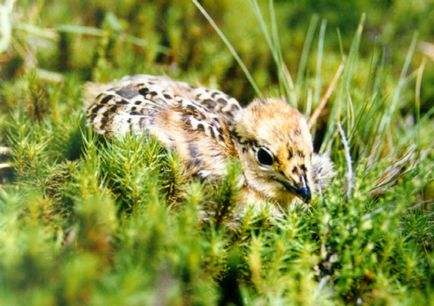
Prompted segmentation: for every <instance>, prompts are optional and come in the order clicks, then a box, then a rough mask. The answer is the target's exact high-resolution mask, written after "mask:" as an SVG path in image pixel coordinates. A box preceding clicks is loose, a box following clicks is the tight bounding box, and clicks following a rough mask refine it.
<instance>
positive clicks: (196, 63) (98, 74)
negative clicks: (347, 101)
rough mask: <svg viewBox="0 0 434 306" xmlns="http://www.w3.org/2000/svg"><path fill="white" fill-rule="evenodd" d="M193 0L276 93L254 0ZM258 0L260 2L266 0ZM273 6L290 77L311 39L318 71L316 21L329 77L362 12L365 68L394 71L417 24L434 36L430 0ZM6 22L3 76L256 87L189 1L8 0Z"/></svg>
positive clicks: (240, 89) (237, 90)
mask: <svg viewBox="0 0 434 306" xmlns="http://www.w3.org/2000/svg"><path fill="white" fill-rule="evenodd" d="M9 2H12V3H13V1H9ZM200 2H201V3H202V5H203V6H204V8H205V9H206V10H207V12H208V13H209V15H210V16H211V17H212V18H213V19H214V20H215V21H216V23H217V25H218V27H219V28H220V29H221V30H222V31H223V33H224V34H225V35H226V36H227V38H228V39H229V41H230V42H231V43H232V44H233V46H234V47H235V49H236V50H237V51H238V53H239V54H240V56H241V58H242V59H243V61H244V62H245V64H246V66H247V68H248V69H249V71H250V72H251V73H252V75H253V77H254V79H255V80H256V82H257V83H258V86H259V87H260V88H261V89H263V90H265V91H266V92H273V86H275V85H276V84H277V81H278V78H277V73H276V68H275V65H274V62H273V58H272V55H271V52H270V50H269V47H268V45H267V43H266V41H265V39H264V37H263V35H262V32H261V28H260V26H259V23H258V20H257V18H256V17H255V14H254V11H253V10H252V5H251V3H250V2H249V1H245V0H235V1H234V0H219V1H200ZM260 2H261V1H260ZM261 3H262V4H261V5H262V7H263V8H264V9H266V8H267V6H268V2H267V1H262V2H261ZM274 9H275V13H276V19H277V25H278V31H279V35H280V43H281V49H282V53H283V57H284V62H285V63H286V64H287V66H288V69H289V72H290V73H291V74H292V75H293V77H294V78H295V75H296V74H297V71H298V69H299V66H300V59H301V57H302V53H303V52H304V51H303V46H304V44H305V43H306V40H309V39H311V40H312V41H311V45H312V46H313V47H311V48H310V50H308V51H309V52H307V54H308V55H309V57H308V59H309V60H308V63H307V67H306V74H307V78H306V79H307V81H309V76H313V75H314V73H315V67H316V66H315V63H316V54H315V53H316V52H318V48H317V47H316V46H317V45H318V43H319V42H318V39H319V35H318V32H319V31H320V26H321V24H322V23H324V25H323V26H324V30H325V32H324V37H325V42H324V53H325V54H326V58H325V60H324V63H323V69H322V70H323V74H324V78H325V79H326V80H330V79H331V77H332V75H333V74H334V71H335V69H336V68H335V67H336V66H337V65H338V64H339V62H340V61H341V59H342V57H343V56H344V53H346V52H347V51H348V49H349V46H350V44H351V41H352V39H353V37H354V33H355V32H356V29H357V25H358V23H359V21H360V19H361V16H362V14H363V13H365V14H366V22H365V26H364V33H363V38H362V42H361V45H360V53H361V57H362V59H364V60H365V63H363V61H362V65H363V64H364V66H365V67H366V69H365V67H362V69H361V72H363V73H364V74H367V71H366V70H368V69H369V68H368V67H369V64H370V61H371V60H372V55H373V53H374V52H377V53H381V54H382V59H381V60H382V61H384V63H385V66H386V67H387V68H388V69H389V68H390V73H391V74H394V75H399V72H400V70H401V68H402V65H403V63H404V60H405V55H406V53H407V49H408V47H409V45H410V42H411V38H412V36H413V35H414V33H418V42H419V43H421V42H430V43H434V1H432V0H416V1H405V0H379V1H363V0H354V1H339V0H320V1H316V0H306V1H284V0H280V1H279V0H278V1H275V2H274ZM265 15H267V14H265ZM265 17H266V18H267V17H268V16H265ZM10 23H11V28H12V38H11V40H10V41H8V42H7V46H6V45H4V46H3V50H2V52H1V53H0V64H1V66H0V67H1V68H0V79H1V81H2V82H5V81H8V80H10V79H12V78H14V77H18V76H20V75H23V74H25V73H26V72H27V71H29V70H32V69H39V70H42V71H43V72H47V73H46V74H45V75H47V74H48V73H49V72H55V73H61V74H74V75H75V76H76V77H77V78H79V79H81V80H83V81H85V80H94V81H109V80H112V79H113V78H119V77H121V76H122V75H125V74H133V73H165V74H169V75H170V76H172V77H176V78H181V79H184V80H192V81H194V82H197V81H200V82H203V83H205V84H212V85H215V86H218V87H219V88H221V89H224V90H225V91H227V92H228V93H229V94H232V95H234V96H236V97H237V98H238V99H240V100H241V101H242V102H246V101H248V100H250V99H251V98H252V96H254V91H253V90H252V87H251V86H250V84H249V83H248V82H247V80H246V78H245V77H244V75H243V72H242V70H241V69H240V67H239V65H238V64H237V62H236V61H235V60H234V58H233V57H232V55H231V54H230V52H229V51H228V49H227V48H226V47H225V45H224V44H223V42H222V41H221V39H220V38H219V37H218V35H217V34H216V32H215V31H214V29H213V28H212V27H211V26H210V24H209V23H208V21H207V20H206V19H205V18H204V17H203V16H202V14H201V13H200V12H199V10H198V9H197V8H196V7H195V6H194V4H193V3H192V1H174V0H157V1H143V0H142V1H135V0H125V1H99V0H96V1H85V0H78V1H53V0H37V1H25V0H23V1H17V2H16V3H15V7H14V9H13V11H12V13H11V15H10ZM309 31H311V32H310V36H311V37H310V36H309V35H308V34H309ZM421 57H422V54H421V52H420V48H419V49H418V50H417V51H416V52H415V55H414V60H413V65H414V66H415V67H416V66H417V65H419V64H420V60H421ZM433 71H434V69H433V63H432V61H431V62H429V63H427V67H426V69H425V73H424V78H423V86H422V89H423V90H422V92H421V104H422V105H421V107H422V109H427V108H428V104H429V103H430V102H431V103H432V101H433V99H434V72H433ZM365 72H366V73H365ZM50 76H51V77H54V78H55V77H56V76H55V75H53V74H51V75H50V74H48V77H50Z"/></svg>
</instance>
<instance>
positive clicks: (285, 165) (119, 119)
mask: <svg viewBox="0 0 434 306" xmlns="http://www.w3.org/2000/svg"><path fill="white" fill-rule="evenodd" d="M92 89H93V90H92ZM92 91H93V94H92V93H90V96H94V97H95V96H96V98H94V99H93V103H92V104H91V105H90V106H89V107H88V111H87V117H88V124H89V125H90V126H91V127H92V128H93V129H94V130H95V131H96V132H97V133H99V134H105V135H110V136H119V135H123V134H125V133H128V132H131V133H135V134H147V135H152V136H154V137H156V138H157V139H158V140H159V141H160V142H161V143H162V144H163V145H164V146H166V147H167V148H168V149H170V150H174V151H176V152H177V153H178V155H179V156H180V158H181V160H182V161H183V164H184V167H185V170H186V172H187V174H189V175H192V176H197V177H200V178H201V179H207V180H213V179H219V178H221V177H223V176H224V175H225V174H226V164H227V163H228V162H229V161H230V160H233V159H238V160H239V161H240V163H241V166H242V171H243V175H244V182H245V183H244V184H245V185H244V191H245V194H246V195H247V196H246V197H247V198H252V197H253V198H258V199H265V200H268V201H271V202H274V203H276V204H279V206H286V205H288V204H289V203H290V202H291V201H292V200H293V199H294V198H295V197H299V198H300V199H302V200H303V201H304V202H309V201H310V200H311V197H312V193H313V192H314V191H315V190H316V189H317V188H316V185H326V184H327V180H329V179H330V178H331V177H332V175H333V174H332V172H333V171H332V170H331V169H330V170H329V173H330V175H329V176H327V175H326V176H324V175H323V176H322V177H321V179H319V178H318V177H313V175H315V174H317V173H320V172H321V171H320V169H319V168H321V167H322V164H323V163H324V159H327V160H328V158H325V157H322V158H313V157H315V155H313V147H312V139H311V135H310V133H309V129H308V127H307V124H306V121H305V119H304V117H303V115H302V114H300V112H298V111H297V110H296V109H295V108H293V107H291V106H290V105H289V104H288V103H286V102H285V101H283V100H280V99H256V100H254V101H253V102H252V103H250V104H249V105H248V106H247V107H246V108H241V106H240V104H239V103H238V101H237V100H236V99H234V98H233V97H230V96H228V95H226V94H225V93H223V92H221V91H218V90H214V89H208V88H204V87H192V86H190V85H189V84H187V83H184V82H179V81H173V80H171V79H169V78H166V77H162V76H151V75H135V76H128V77H125V78H124V79H122V80H121V81H117V82H113V83H110V84H106V85H93V86H90V91H88V96H89V92H92ZM312 160H314V161H319V162H318V163H316V164H315V163H313V164H312ZM329 164H330V163H329ZM319 180H320V181H322V183H321V182H319ZM324 182H326V183H324Z"/></svg>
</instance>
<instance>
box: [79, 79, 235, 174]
mask: <svg viewBox="0 0 434 306" xmlns="http://www.w3.org/2000/svg"><path fill="white" fill-rule="evenodd" d="M99 90H100V91H101V92H100V93H99V94H97V95H96V98H95V99H94V102H93V104H91V105H90V106H89V108H88V111H87V118H88V124H89V125H90V126H91V127H92V128H93V129H94V130H95V131H96V132H97V133H99V134H106V135H113V136H117V135H123V134H125V133H128V132H131V133H134V134H149V135H153V136H155V137H156V138H157V139H159V140H160V141H161V142H162V143H163V144H164V145H165V146H166V147H168V148H170V149H174V150H176V151H177V152H178V153H179V154H180V155H181V157H182V158H183V159H184V160H185V162H186V164H187V168H188V169H190V171H191V172H192V173H199V174H200V175H201V176H202V177H207V176H209V175H211V174H217V175H220V174H222V173H223V172H224V169H223V168H224V163H225V161H226V160H227V158H229V157H230V156H233V155H234V154H235V149H234V147H233V142H232V139H231V136H230V124H231V122H232V119H233V116H234V115H235V113H236V112H237V111H238V110H240V105H239V103H238V101H236V100H235V99H234V98H231V97H229V96H228V95H226V94H224V93H223V92H221V91H218V90H212V89H208V88H202V87H197V88H196V87H192V86H190V85H188V84H187V83H184V82H178V81H173V80H171V79H169V78H166V77H161V76H151V75H134V76H128V77H125V78H123V79H122V80H120V81H117V82H113V83H109V84H107V85H104V86H103V87H102V88H99ZM218 164H219V165H218Z"/></svg>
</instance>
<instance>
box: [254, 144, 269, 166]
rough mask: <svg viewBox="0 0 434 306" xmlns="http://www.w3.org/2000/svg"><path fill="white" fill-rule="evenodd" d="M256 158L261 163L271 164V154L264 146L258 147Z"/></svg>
mask: <svg viewBox="0 0 434 306" xmlns="http://www.w3.org/2000/svg"><path fill="white" fill-rule="evenodd" d="M256 159H257V160H258V162H260V163H261V164H263V165H267V166H271V165H272V164H273V156H271V154H270V152H268V151H267V150H265V149H264V148H260V149H259V150H258V152H257V153H256Z"/></svg>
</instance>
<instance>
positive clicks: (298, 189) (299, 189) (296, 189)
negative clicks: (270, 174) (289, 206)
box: [278, 175, 311, 203]
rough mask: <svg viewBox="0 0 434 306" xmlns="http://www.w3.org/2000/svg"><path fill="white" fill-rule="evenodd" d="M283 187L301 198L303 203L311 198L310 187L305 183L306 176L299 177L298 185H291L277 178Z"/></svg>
mask: <svg viewBox="0 0 434 306" xmlns="http://www.w3.org/2000/svg"><path fill="white" fill-rule="evenodd" d="M278 181H279V182H280V183H281V184H282V185H283V186H285V188H286V189H287V190H288V191H289V192H291V193H294V194H296V195H297V196H298V197H299V198H300V199H302V200H303V202H305V203H309V202H310V200H311V193H310V188H309V186H308V185H307V179H306V176H304V175H303V176H301V177H300V184H299V185H295V186H294V185H292V184H291V183H290V182H288V181H287V180H278Z"/></svg>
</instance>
